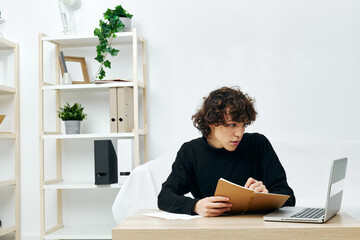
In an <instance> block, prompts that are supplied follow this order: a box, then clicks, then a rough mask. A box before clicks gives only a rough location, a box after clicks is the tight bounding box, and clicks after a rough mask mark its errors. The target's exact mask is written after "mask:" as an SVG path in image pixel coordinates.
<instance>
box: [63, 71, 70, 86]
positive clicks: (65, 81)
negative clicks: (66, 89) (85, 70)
mask: <svg viewBox="0 0 360 240" xmlns="http://www.w3.org/2000/svg"><path fill="white" fill-rule="evenodd" d="M62 84H63V85H68V84H72V79H71V75H70V73H64V75H63V77H62Z"/></svg>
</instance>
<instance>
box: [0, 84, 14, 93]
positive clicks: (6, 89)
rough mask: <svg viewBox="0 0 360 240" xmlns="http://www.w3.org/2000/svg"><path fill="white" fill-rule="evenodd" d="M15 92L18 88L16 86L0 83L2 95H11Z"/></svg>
mask: <svg viewBox="0 0 360 240" xmlns="http://www.w3.org/2000/svg"><path fill="white" fill-rule="evenodd" d="M15 93H16V89H15V88H14V87H9V86H5V85H2V84H0V95H10V94H15Z"/></svg>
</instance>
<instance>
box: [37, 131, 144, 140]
mask: <svg viewBox="0 0 360 240" xmlns="http://www.w3.org/2000/svg"><path fill="white" fill-rule="evenodd" d="M144 132H145V131H143V130H139V133H140V135H144ZM133 137H134V133H132V132H131V133H85V134H44V135H43V136H42V138H43V139H96V138H133Z"/></svg>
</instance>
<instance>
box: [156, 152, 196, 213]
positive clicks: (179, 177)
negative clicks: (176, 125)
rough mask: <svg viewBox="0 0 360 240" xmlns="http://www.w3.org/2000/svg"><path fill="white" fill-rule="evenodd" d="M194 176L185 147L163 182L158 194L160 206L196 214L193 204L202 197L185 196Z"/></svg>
mask: <svg viewBox="0 0 360 240" xmlns="http://www.w3.org/2000/svg"><path fill="white" fill-rule="evenodd" d="M193 178H194V173H193V169H192V168H191V163H189V161H188V159H187V158H186V154H185V152H184V151H183V147H182V148H181V149H180V150H179V152H178V153H177V156H176V159H175V162H174V164H173V165H172V171H171V173H170V175H169V177H168V178H167V180H166V181H165V182H164V183H163V184H162V189H161V192H160V193H159V196H158V207H159V209H161V210H164V211H167V212H172V213H185V214H190V215H194V214H195V213H194V212H193V211H192V210H193V206H194V205H195V204H196V202H197V201H199V200H200V199H193V198H190V197H185V196H184V194H186V193H189V192H190V190H191V185H192V179H193Z"/></svg>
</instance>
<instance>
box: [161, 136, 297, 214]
mask: <svg viewBox="0 0 360 240" xmlns="http://www.w3.org/2000/svg"><path fill="white" fill-rule="evenodd" d="M249 177H252V178H254V179H256V180H258V181H262V182H263V184H264V185H265V186H266V188H267V189H268V191H269V192H270V193H279V194H287V195H290V198H289V199H288V201H287V202H286V203H285V204H284V206H294V205H295V196H294V192H293V190H292V189H291V188H290V187H289V185H288V184H287V181H286V174H285V170H284V168H283V167H282V165H281V163H280V161H279V159H278V157H277V155H276V153H275V151H274V149H273V148H272V146H271V144H270V142H269V140H268V139H267V138H266V137H265V136H263V135H261V134H258V133H251V134H250V133H245V134H244V135H243V137H242V139H241V141H240V144H239V145H238V147H237V148H236V149H235V151H232V152H230V151H227V150H226V149H224V148H214V147H212V146H210V145H209V144H208V143H207V140H206V138H204V137H202V138H197V139H194V140H192V141H190V142H186V143H184V144H183V145H182V146H181V148H180V150H179V151H178V153H177V156H176V159H175V162H174V164H173V165H172V171H171V173H170V175H169V177H168V178H167V180H166V181H165V182H164V183H163V185H162V189H161V192H160V194H159V196H158V206H159V208H160V209H162V210H164V211H168V212H173V213H186V214H194V213H193V212H192V209H193V206H194V205H195V203H196V202H197V201H199V200H200V199H202V198H205V197H210V196H213V195H214V193H215V188H216V185H217V182H218V180H219V178H225V179H226V180H229V181H231V182H233V183H236V184H239V185H242V186H244V185H245V183H246V181H247V179H248V178H249ZM188 192H191V194H192V195H193V196H194V199H193V198H189V197H185V196H183V195H184V194H186V193H188Z"/></svg>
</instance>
